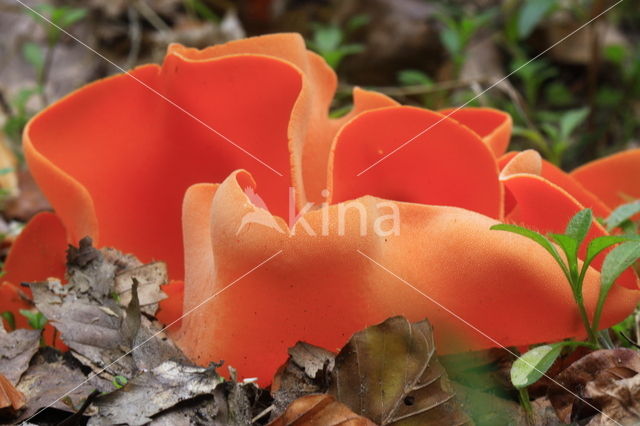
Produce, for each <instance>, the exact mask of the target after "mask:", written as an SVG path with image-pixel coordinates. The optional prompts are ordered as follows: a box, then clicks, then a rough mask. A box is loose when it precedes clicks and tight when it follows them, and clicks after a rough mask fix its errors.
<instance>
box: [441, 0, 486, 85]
mask: <svg viewBox="0 0 640 426" xmlns="http://www.w3.org/2000/svg"><path fill="white" fill-rule="evenodd" d="M494 15H495V11H494V10H492V9H490V10H488V11H485V12H483V13H480V14H477V15H473V16H472V15H463V16H459V17H456V16H454V14H452V13H440V14H438V15H437V18H438V19H439V20H440V21H441V22H442V23H443V24H444V28H443V29H442V31H440V41H441V42H442V45H443V46H444V48H445V49H446V50H447V52H448V53H449V55H450V57H451V61H452V62H453V66H454V73H455V75H456V76H457V75H458V74H459V73H460V70H461V69H462V66H463V65H464V61H465V58H466V54H465V52H466V49H467V47H468V45H469V43H470V42H471V39H472V37H473V36H474V35H475V33H476V32H477V31H478V30H479V29H480V28H481V27H482V26H484V25H486V24H487V23H488V22H489V21H490V20H491V19H492V18H493V16H494Z"/></svg>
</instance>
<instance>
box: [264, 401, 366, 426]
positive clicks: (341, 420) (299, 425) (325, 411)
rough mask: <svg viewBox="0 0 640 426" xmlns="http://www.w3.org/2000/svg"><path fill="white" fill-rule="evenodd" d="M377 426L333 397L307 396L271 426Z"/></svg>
mask: <svg viewBox="0 0 640 426" xmlns="http://www.w3.org/2000/svg"><path fill="white" fill-rule="evenodd" d="M306 425H326V426H338V425H339V426H375V423H373V422H372V421H371V420H369V419H367V418H366V417H361V416H358V415H357V414H355V413H354V412H353V411H351V410H350V409H349V407H347V406H346V405H344V404H341V403H339V402H338V401H336V400H335V399H334V398H333V397H332V396H331V395H327V394H322V395H307V396H303V397H301V398H299V399H297V400H295V401H294V402H293V403H292V404H291V405H290V406H289V408H287V410H286V411H285V412H284V414H283V415H282V416H280V417H278V418H277V419H276V420H274V421H273V422H271V423H269V426H306Z"/></svg>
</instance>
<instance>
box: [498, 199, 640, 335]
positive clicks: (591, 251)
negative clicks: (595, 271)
mask: <svg viewBox="0 0 640 426" xmlns="http://www.w3.org/2000/svg"><path fill="white" fill-rule="evenodd" d="M592 222H593V214H592V212H591V209H585V210H582V211H580V212H578V213H577V214H576V215H575V216H574V217H573V218H572V219H571V220H570V221H569V223H568V224H567V227H566V229H565V233H564V234H553V233H552V234H549V238H550V239H549V238H547V237H546V236H544V235H542V234H540V233H538V232H536V231H532V230H530V229H527V228H523V227H521V226H517V225H510V224H499V225H494V226H492V227H491V229H495V230H501V231H509V232H513V233H516V234H519V235H522V236H525V237H527V238H529V239H531V240H533V241H535V242H536V243H538V244H539V245H540V246H542V247H543V248H544V249H545V250H546V251H547V252H548V253H549V254H550V255H551V256H552V257H553V258H554V259H555V261H556V262H557V263H558V265H559V266H560V269H561V270H562V272H563V274H564V275H565V277H566V278H567V282H568V283H569V286H570V287H571V291H572V294H573V298H574V300H575V302H576V305H577V307H578V312H579V314H580V318H581V320H582V323H583V325H584V328H585V330H586V332H587V335H588V336H589V342H590V343H591V344H592V345H594V346H597V345H598V340H597V331H598V326H599V321H600V316H601V314H602V309H603V307H604V302H605V300H606V297H607V295H608V293H609V290H610V289H611V286H612V285H613V283H614V282H615V280H616V279H617V278H618V277H619V276H620V275H621V274H622V273H623V272H624V271H625V270H626V269H627V268H629V267H630V266H631V265H633V263H634V262H635V261H636V260H637V259H638V258H640V239H638V238H637V237H629V236H617V235H605V236H601V237H596V238H594V239H592V240H591V241H589V243H588V244H587V247H586V255H585V257H584V260H583V262H582V266H580V265H579V260H578V250H579V248H580V246H581V245H582V243H583V242H584V240H585V238H586V236H587V233H588V232H589V229H590V228H591V225H592ZM552 241H553V243H555V244H556V245H554V244H553V243H552ZM617 244H620V245H619V246H618V247H616V248H614V249H613V250H611V252H609V253H608V254H607V256H606V257H605V260H604V263H603V265H602V268H601V271H600V292H599V295H598V301H597V303H596V309H595V313H594V316H593V322H590V321H589V317H588V316H587V311H586V309H585V306H584V299H583V295H582V287H583V283H584V279H585V276H586V274H587V271H588V269H589V266H590V265H591V263H592V262H593V260H594V259H595V257H596V256H598V255H599V254H600V253H602V252H603V251H604V250H606V249H609V248H611V247H613V246H615V245H617ZM556 247H559V248H560V249H561V250H562V251H563V253H564V255H565V258H564V259H563V258H562V257H561V256H560V254H559V252H558V250H557V249H556ZM565 259H566V260H565Z"/></svg>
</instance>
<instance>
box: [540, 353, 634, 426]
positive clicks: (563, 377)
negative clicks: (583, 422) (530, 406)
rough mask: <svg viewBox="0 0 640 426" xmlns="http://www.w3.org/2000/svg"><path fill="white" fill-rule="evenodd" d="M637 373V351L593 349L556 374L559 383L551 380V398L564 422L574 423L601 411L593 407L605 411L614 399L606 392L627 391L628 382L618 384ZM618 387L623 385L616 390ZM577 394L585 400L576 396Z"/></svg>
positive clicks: (549, 393) (549, 392)
mask: <svg viewBox="0 0 640 426" xmlns="http://www.w3.org/2000/svg"><path fill="white" fill-rule="evenodd" d="M638 373H640V353H638V351H635V350H632V349H626V348H616V349H603V350H599V351H594V352H591V353H590V354H588V355H586V356H584V357H582V358H580V359H579V360H578V361H576V362H574V363H573V364H571V365H570V366H569V367H567V368H566V369H564V370H563V371H562V372H560V374H558V375H557V376H556V377H555V381H556V382H557V383H552V384H551V386H550V387H549V391H548V396H549V400H550V401H551V404H552V405H553V408H554V409H555V411H556V414H557V416H558V418H559V419H560V420H561V421H563V422H565V423H571V422H572V421H577V420H580V419H585V418H588V417H591V416H593V415H595V414H597V413H598V411H596V410H595V409H594V408H593V407H592V406H595V407H596V408H597V409H598V410H602V409H603V408H604V407H605V406H606V405H607V404H608V403H610V402H611V401H607V398H606V397H605V396H604V395H603V392H604V393H607V392H609V391H611V392H614V393H615V392H624V389H623V388H625V387H628V384H627V383H622V384H620V385H619V382H622V381H624V380H626V379H630V378H632V377H634V376H636V375H637V374H638ZM560 385H562V387H561V386H560ZM618 386H620V387H621V388H620V389H619V390H618V391H615V389H616V388H618ZM563 387H564V388H563ZM567 390H569V391H571V392H572V393H573V394H572V393H569V392H567ZM575 395H578V396H579V397H580V398H582V399H578V398H576V396H575ZM584 400H586V401H587V402H588V404H587V403H585V402H584ZM602 404H604V405H602Z"/></svg>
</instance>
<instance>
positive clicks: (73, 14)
mask: <svg viewBox="0 0 640 426" xmlns="http://www.w3.org/2000/svg"><path fill="white" fill-rule="evenodd" d="M57 10H59V11H60V15H59V16H58V17H56V18H57V19H56V20H54V22H55V23H56V24H58V25H60V26H61V27H62V28H67V27H70V26H71V25H73V24H75V23H76V22H78V21H81V20H82V19H84V17H85V16H87V9H81V8H68V7H64V8H58V9H57Z"/></svg>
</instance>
